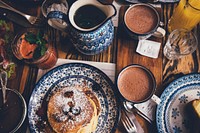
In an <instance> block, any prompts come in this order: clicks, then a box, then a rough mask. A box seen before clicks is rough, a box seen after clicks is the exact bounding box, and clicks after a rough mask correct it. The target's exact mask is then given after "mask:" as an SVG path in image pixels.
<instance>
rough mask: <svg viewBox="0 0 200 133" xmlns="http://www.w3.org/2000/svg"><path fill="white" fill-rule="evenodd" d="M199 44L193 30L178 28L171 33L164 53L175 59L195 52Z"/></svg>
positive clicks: (167, 56)
mask: <svg viewBox="0 0 200 133" xmlns="http://www.w3.org/2000/svg"><path fill="white" fill-rule="evenodd" d="M197 45H198V40H197V38H196V36H195V35H194V34H193V32H192V31H188V30H186V29H176V30H174V31H172V32H171V34H170V35H169V37H168V40H167V42H166V44H165V46H164V50H163V53H164V55H165V56H166V58H168V59H169V60H175V59H178V58H180V57H182V56H184V55H188V54H191V53H193V52H194V51H195V50H196V48H197Z"/></svg>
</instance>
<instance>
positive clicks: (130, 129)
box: [121, 111, 137, 133]
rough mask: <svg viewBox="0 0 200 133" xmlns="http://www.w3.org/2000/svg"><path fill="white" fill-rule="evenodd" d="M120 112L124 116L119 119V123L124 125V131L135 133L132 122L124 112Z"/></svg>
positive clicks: (134, 126)
mask: <svg viewBox="0 0 200 133" xmlns="http://www.w3.org/2000/svg"><path fill="white" fill-rule="evenodd" d="M122 112H123V114H124V115H123V116H124V117H121V122H122V124H123V125H124V127H125V129H126V131H127V132H128V133H137V128H136V125H135V124H134V122H132V121H131V120H130V118H129V117H128V116H127V114H126V112H125V111H122Z"/></svg>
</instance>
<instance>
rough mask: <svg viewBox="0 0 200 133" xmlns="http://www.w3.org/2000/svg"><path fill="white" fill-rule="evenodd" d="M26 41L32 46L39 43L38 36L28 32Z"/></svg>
mask: <svg viewBox="0 0 200 133" xmlns="http://www.w3.org/2000/svg"><path fill="white" fill-rule="evenodd" d="M25 40H26V41H28V42H29V43H30V44H36V42H37V39H36V35H35V34H33V33H31V32H27V34H26V35H25Z"/></svg>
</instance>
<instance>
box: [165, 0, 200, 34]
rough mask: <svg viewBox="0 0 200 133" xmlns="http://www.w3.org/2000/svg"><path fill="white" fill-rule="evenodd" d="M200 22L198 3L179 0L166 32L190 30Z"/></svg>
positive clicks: (195, 0)
mask: <svg viewBox="0 0 200 133" xmlns="http://www.w3.org/2000/svg"><path fill="white" fill-rule="evenodd" d="M199 22H200V1H199V0H180V2H179V4H178V6H177V7H176V8H175V10H174V12H173V15H172V17H171V18H170V20H169V22H168V30H169V32H172V31H173V30H175V29H187V30H192V29H193V28H194V27H195V26H196V25H197V24H198V23H199Z"/></svg>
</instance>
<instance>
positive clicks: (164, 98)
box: [156, 73, 200, 133]
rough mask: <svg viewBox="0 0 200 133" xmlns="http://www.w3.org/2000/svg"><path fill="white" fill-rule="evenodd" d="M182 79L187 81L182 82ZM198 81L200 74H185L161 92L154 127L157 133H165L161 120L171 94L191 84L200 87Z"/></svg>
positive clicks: (162, 120) (199, 81)
mask: <svg viewBox="0 0 200 133" xmlns="http://www.w3.org/2000/svg"><path fill="white" fill-rule="evenodd" d="M183 79H187V80H183ZM198 79H200V73H192V74H187V75H184V76H182V77H180V78H178V79H175V80H174V81H172V82H171V83H170V84H169V85H168V86H167V87H166V88H165V90H164V91H163V93H162V94H161V96H160V99H161V102H160V104H159V105H158V106H157V109H156V125H157V129H158V132H159V133H165V132H167V131H166V128H165V125H164V123H165V122H164V121H165V120H164V118H163V117H164V116H163V114H165V110H164V109H165V107H166V104H167V103H169V102H170V101H171V100H170V99H169V98H170V96H171V95H172V94H174V93H176V92H178V91H177V89H180V88H181V89H184V88H185V86H189V85H191V84H198V86H200V80H198ZM195 81H196V82H195ZM182 82H184V84H181V86H180V83H182ZM178 84H179V86H178ZM173 85H175V86H176V87H172V86H173Z"/></svg>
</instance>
